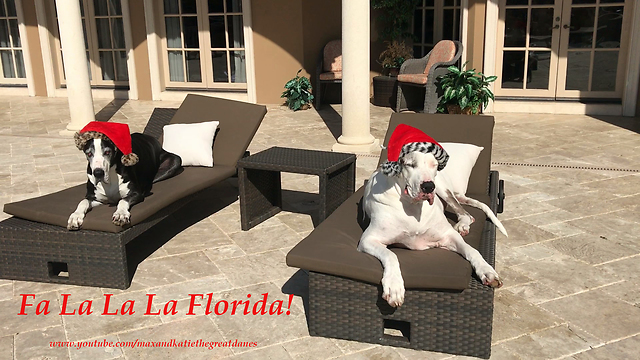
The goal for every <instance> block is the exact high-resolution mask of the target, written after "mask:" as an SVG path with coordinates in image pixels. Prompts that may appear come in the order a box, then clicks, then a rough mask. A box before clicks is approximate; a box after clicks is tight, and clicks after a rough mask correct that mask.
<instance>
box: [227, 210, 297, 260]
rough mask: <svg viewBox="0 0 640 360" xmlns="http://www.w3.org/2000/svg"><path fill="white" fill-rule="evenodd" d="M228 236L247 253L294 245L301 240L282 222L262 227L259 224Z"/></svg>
mask: <svg viewBox="0 0 640 360" xmlns="http://www.w3.org/2000/svg"><path fill="white" fill-rule="evenodd" d="M272 219H273V218H272ZM263 224H264V223H263ZM261 225H262V224H261ZM229 236H230V237H231V239H232V240H233V241H234V242H235V243H236V244H237V245H238V246H239V247H240V248H241V249H242V250H243V251H244V252H246V253H247V254H254V253H259V252H264V251H269V250H275V249H280V248H283V247H287V246H294V245H296V244H297V243H298V242H299V241H300V240H301V238H300V236H299V235H298V234H297V233H296V232H295V231H293V230H291V228H289V227H288V226H286V225H284V224H282V223H281V224H279V225H275V226H264V227H260V225H259V226H256V227H255V228H253V229H251V230H250V231H243V232H237V233H233V234H230V235H229Z"/></svg>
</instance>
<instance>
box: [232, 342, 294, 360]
mask: <svg viewBox="0 0 640 360" xmlns="http://www.w3.org/2000/svg"><path fill="white" fill-rule="evenodd" d="M228 359H229V360H254V359H265V360H287V359H292V357H291V356H290V355H289V353H288V352H287V350H285V348H284V347H283V346H282V345H273V346H268V347H264V348H259V349H256V350H251V351H247V352H244V353H241V354H237V355H234V356H232V357H230V358H228Z"/></svg>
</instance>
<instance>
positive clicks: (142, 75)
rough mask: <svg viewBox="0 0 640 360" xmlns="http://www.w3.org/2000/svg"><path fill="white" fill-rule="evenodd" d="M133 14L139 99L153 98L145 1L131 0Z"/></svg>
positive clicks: (134, 53)
mask: <svg viewBox="0 0 640 360" xmlns="http://www.w3.org/2000/svg"><path fill="white" fill-rule="evenodd" d="M129 14H131V38H132V41H133V44H132V46H131V48H132V49H133V59H134V66H135V69H136V81H137V82H138V83H137V85H138V99H139V100H151V99H152V94H151V72H150V70H149V51H148V48H147V28H146V25H145V15H144V2H142V1H129Z"/></svg>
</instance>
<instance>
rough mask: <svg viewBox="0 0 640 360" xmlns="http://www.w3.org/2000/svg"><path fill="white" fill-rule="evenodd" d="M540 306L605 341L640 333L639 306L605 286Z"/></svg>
mask: <svg viewBox="0 0 640 360" xmlns="http://www.w3.org/2000/svg"><path fill="white" fill-rule="evenodd" d="M541 306H542V307H543V308H544V309H546V310H548V311H550V312H552V313H554V314H557V315H560V316H562V318H563V319H565V320H566V321H569V323H570V324H575V325H576V326H579V327H580V328H581V329H584V330H585V331H586V332H588V333H589V334H592V335H593V336H595V337H597V338H598V339H600V340H602V341H605V342H608V341H612V340H616V339H620V338H623V337H627V336H630V335H634V334H638V333H640V322H638V319H640V308H637V307H635V306H633V305H629V304H627V303H625V302H623V301H620V300H618V299H616V298H614V297H612V296H609V295H607V294H606V293H605V292H604V291H603V290H602V289H598V290H593V291H588V292H585V293H581V294H577V295H573V296H569V297H565V298H562V299H558V300H553V301H550V302H547V303H544V304H542V305H541Z"/></svg>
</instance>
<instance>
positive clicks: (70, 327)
mask: <svg viewBox="0 0 640 360" xmlns="http://www.w3.org/2000/svg"><path fill="white" fill-rule="evenodd" d="M129 300H133V301H134V305H133V311H134V314H133V315H128V314H127V315H122V314H121V313H120V311H121V308H122V305H123V304H124V303H125V302H126V301H129ZM147 300H148V297H147V296H146V293H145V292H142V291H137V292H134V293H123V294H119V295H114V296H112V297H111V298H110V300H109V308H108V311H109V312H110V313H111V312H115V311H118V315H102V313H103V311H104V308H105V299H100V300H96V301H94V302H93V304H92V310H93V313H92V314H90V315H78V314H76V315H64V316H62V320H63V322H64V329H65V331H66V333H67V338H68V339H69V341H78V340H86V339H93V338H97V337H101V336H106V335H112V334H116V333H120V332H124V331H128V330H133V329H138V328H142V327H148V326H153V325H158V324H160V323H161V321H160V318H159V317H158V316H150V315H143V314H144V312H145V311H146V309H147ZM69 310H71V309H69Z"/></svg>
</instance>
